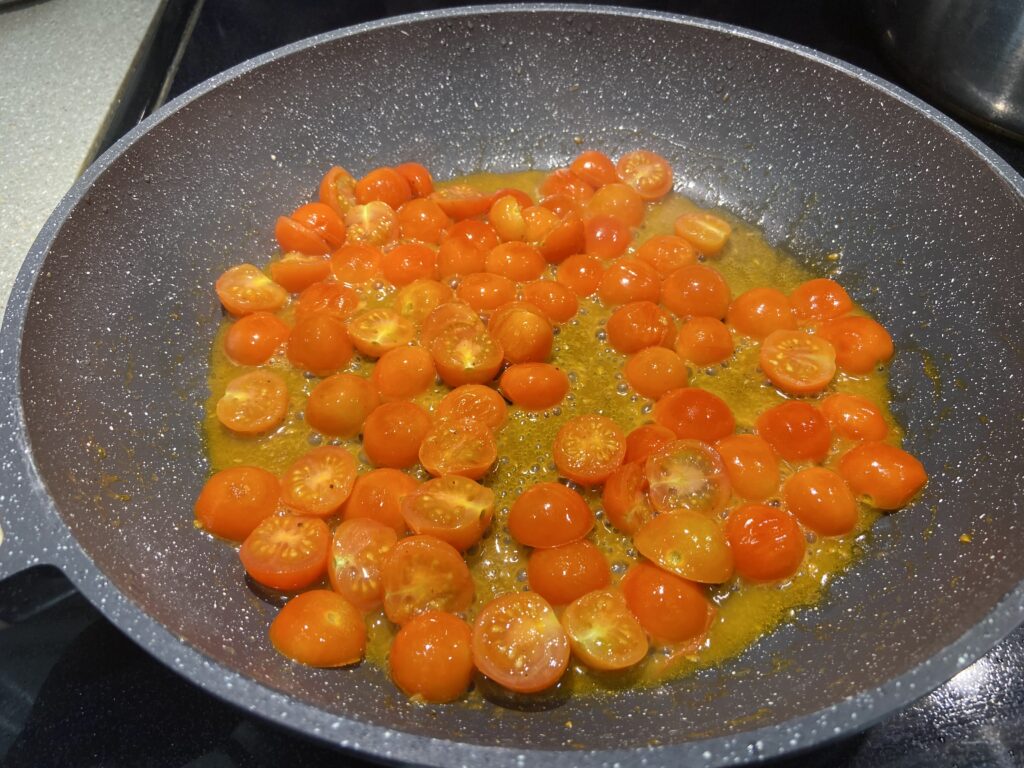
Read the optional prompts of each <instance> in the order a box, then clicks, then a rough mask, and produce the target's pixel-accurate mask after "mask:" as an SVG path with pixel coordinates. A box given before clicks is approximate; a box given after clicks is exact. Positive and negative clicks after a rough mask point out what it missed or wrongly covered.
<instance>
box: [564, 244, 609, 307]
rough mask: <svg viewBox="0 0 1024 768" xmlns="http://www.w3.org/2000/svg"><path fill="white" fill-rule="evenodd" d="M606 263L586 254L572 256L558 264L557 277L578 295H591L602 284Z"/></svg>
mask: <svg viewBox="0 0 1024 768" xmlns="http://www.w3.org/2000/svg"><path fill="white" fill-rule="evenodd" d="M603 277H604V265H602V264H601V260H600V259H597V258H594V257H593V256H587V255H586V254H582V253H580V254H577V255H575V256H570V257H569V258H567V259H566V260H565V261H563V262H562V263H561V264H559V265H558V270H557V271H556V273H555V279H556V280H557V281H558V282H560V283H561V284H562V285H564V286H566V287H567V288H568V289H569V290H571V291H572V292H573V293H575V294H576V295H577V296H581V297H585V296H590V295H591V294H592V293H594V291H596V290H597V287H598V286H599V285H600V284H601V280H602V279H603Z"/></svg>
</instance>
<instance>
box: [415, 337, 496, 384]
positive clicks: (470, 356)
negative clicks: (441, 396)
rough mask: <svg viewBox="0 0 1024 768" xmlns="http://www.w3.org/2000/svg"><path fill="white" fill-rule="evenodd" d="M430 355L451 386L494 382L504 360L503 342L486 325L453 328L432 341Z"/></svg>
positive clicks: (441, 374)
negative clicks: (493, 335)
mask: <svg viewBox="0 0 1024 768" xmlns="http://www.w3.org/2000/svg"><path fill="white" fill-rule="evenodd" d="M430 354H431V355H432V356H433V358H434V365H435V366H436V367H437V373H438V375H439V376H440V377H441V380H442V381H444V383H445V384H447V385H448V386H449V387H457V386H459V385H461V384H484V383H486V382H488V381H491V380H492V379H493V378H494V377H495V376H496V375H497V373H498V370H499V369H500V368H501V362H502V360H503V359H504V351H503V350H502V347H501V344H499V343H498V342H497V341H495V339H494V338H493V337H492V336H491V334H489V333H488V332H487V331H486V330H484V329H482V328H465V327H461V328H460V327H455V328H449V329H448V330H447V331H445V332H444V333H442V334H441V335H440V336H438V337H437V338H436V339H434V340H433V341H432V342H431V344H430Z"/></svg>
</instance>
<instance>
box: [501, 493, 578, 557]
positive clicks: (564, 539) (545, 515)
mask: <svg viewBox="0 0 1024 768" xmlns="http://www.w3.org/2000/svg"><path fill="white" fill-rule="evenodd" d="M507 525H508V532H509V533H510V534H512V538H513V539H515V540H516V541H518V542H519V543H520V544H523V545H525V546H527V547H538V548H548V547H560V546H562V545H563V544H570V543H572V542H574V541H579V540H580V539H582V538H583V537H584V536H586V535H587V534H588V533H590V529H591V528H593V527H594V513H593V511H592V510H591V509H590V507H589V506H588V505H587V502H586V501H585V500H584V499H583V497H582V496H580V495H579V494H578V493H577V492H576V491H574V490H572V488H566V487H565V486H564V485H562V484H561V483H535V484H534V485H531V486H530V487H529V488H527V489H526V490H525V491H524V492H523V493H521V494H520V495H519V497H518V498H517V499H516V500H515V501H514V502H513V503H512V506H511V508H510V509H509V511H508V522H507Z"/></svg>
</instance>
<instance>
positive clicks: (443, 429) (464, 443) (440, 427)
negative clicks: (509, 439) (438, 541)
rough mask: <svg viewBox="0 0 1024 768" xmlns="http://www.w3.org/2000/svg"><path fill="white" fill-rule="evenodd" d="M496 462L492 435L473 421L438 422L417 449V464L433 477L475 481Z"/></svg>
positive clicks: (487, 429)
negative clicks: (455, 476) (460, 477)
mask: <svg viewBox="0 0 1024 768" xmlns="http://www.w3.org/2000/svg"><path fill="white" fill-rule="evenodd" d="M497 459H498V444H497V442H496V441H495V439H494V433H493V432H491V430H490V429H489V428H487V427H486V426H484V425H483V424H480V423H478V422H473V421H464V422H461V423H453V422H446V421H440V422H438V423H437V424H435V425H434V426H433V427H431V429H430V430H429V431H428V432H427V433H426V435H424V437H423V442H422V443H420V446H419V460H420V464H422V465H423V468H424V469H425V470H427V472H429V473H430V474H432V475H433V476H434V477H441V476H442V475H462V476H463V477H468V478H470V479H472V480H476V479H478V478H481V477H483V476H484V475H486V474H487V473H488V472H489V471H490V469H491V467H492V466H494V462H495V461H497ZM439 538H443V537H439Z"/></svg>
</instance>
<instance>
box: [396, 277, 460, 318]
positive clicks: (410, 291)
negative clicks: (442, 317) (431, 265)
mask: <svg viewBox="0 0 1024 768" xmlns="http://www.w3.org/2000/svg"><path fill="white" fill-rule="evenodd" d="M453 295H454V294H453V293H452V289H451V288H449V287H448V286H447V285H445V284H444V283H439V282H438V281H437V280H413V281H412V282H411V283H409V284H408V285H405V286H402V287H401V288H400V289H399V290H398V292H397V293H396V294H395V300H394V303H393V304H392V306H393V307H394V308H395V309H396V310H398V313H399V314H400V315H402V316H403V317H408V318H409V319H410V320H412V321H413V322H414V323H417V324H419V323H422V322H423V321H424V320H425V319H426V318H427V316H428V315H429V314H430V313H431V312H433V311H434V310H435V309H437V308H438V307H439V306H441V305H442V304H446V303H447V302H449V301H451V300H452V296H453Z"/></svg>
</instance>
